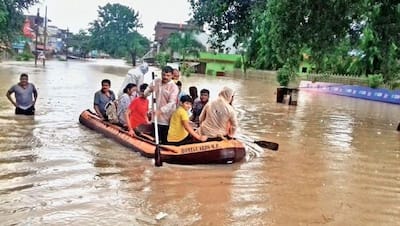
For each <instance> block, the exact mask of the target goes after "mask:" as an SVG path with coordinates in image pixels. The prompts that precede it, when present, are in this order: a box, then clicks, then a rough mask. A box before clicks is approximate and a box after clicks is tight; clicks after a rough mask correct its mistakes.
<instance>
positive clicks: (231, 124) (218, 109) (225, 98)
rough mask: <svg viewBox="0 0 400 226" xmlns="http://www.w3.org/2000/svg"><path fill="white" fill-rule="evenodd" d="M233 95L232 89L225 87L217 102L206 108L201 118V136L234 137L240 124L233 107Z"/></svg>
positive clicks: (209, 104)
mask: <svg viewBox="0 0 400 226" xmlns="http://www.w3.org/2000/svg"><path fill="white" fill-rule="evenodd" d="M233 95H234V93H233V90H232V89H231V88H228V87H224V88H223V89H222V91H221V92H220V93H219V94H218V98H217V99H216V100H214V101H212V102H209V103H207V104H206V105H205V106H204V109H203V111H202V112H201V114H200V116H199V122H200V127H199V129H198V132H199V134H201V135H205V136H207V137H209V138H217V137H226V136H228V137H233V135H234V134H235V132H236V127H237V124H238V123H237V118H236V113H235V110H234V109H233V107H232V101H233Z"/></svg>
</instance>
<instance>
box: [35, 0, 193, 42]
mask: <svg viewBox="0 0 400 226" xmlns="http://www.w3.org/2000/svg"><path fill="white" fill-rule="evenodd" d="M107 3H110V4H113V3H119V4H122V5H125V6H128V7H130V8H133V9H134V10H135V11H138V12H139V19H140V21H141V23H142V24H143V28H141V29H139V30H138V31H139V33H141V34H142V35H144V36H146V37H147V38H149V39H150V40H154V27H155V25H156V23H157V21H162V22H171V23H185V21H187V20H189V19H190V15H189V14H190V13H191V10H190V4H189V2H188V1H187V0H41V1H40V3H38V4H36V5H34V6H32V7H31V8H30V9H29V10H28V11H27V13H28V14H34V15H35V14H36V12H37V9H38V8H39V10H40V16H43V17H44V15H45V7H46V6H47V17H48V18H49V19H50V20H51V22H50V23H49V24H48V25H53V26H57V27H58V28H61V29H66V28H68V29H69V30H70V31H71V32H73V33H77V32H78V31H79V30H80V29H84V30H87V29H88V28H89V23H90V22H92V21H94V20H95V19H97V17H98V14H97V10H98V8H99V6H104V5H106V4H107Z"/></svg>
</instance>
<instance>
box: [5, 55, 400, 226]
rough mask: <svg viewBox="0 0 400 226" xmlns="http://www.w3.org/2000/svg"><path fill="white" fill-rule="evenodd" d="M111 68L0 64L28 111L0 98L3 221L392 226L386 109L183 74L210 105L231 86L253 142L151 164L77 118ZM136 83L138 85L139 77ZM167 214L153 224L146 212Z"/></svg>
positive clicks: (392, 123) (394, 173)
mask: <svg viewBox="0 0 400 226" xmlns="http://www.w3.org/2000/svg"><path fill="white" fill-rule="evenodd" d="M129 69H130V67H129V66H126V65H125V64H124V62H122V61H115V60H113V61H110V60H102V61H88V62H74V61H68V62H57V61H49V62H48V64H47V66H46V68H41V67H38V68H35V67H33V66H32V63H24V62H10V63H3V64H2V65H1V66H0V84H1V85H0V93H3V94H5V93H6V91H7V89H8V88H9V87H10V86H11V85H12V84H14V83H16V82H17V81H18V78H19V77H18V76H19V74H20V73H22V72H28V74H29V75H30V81H32V82H33V83H35V85H36V86H37V88H38V91H39V100H38V103H37V104H38V106H37V114H36V115H35V116H34V117H24V116H15V115H14V109H13V108H12V106H11V104H10V103H9V102H8V100H7V99H6V98H5V97H3V98H0V125H1V126H0V141H1V142H0V222H2V225H13V224H22V225H26V224H29V225H43V224H50V225H60V224H63V225H65V224H71V225H112V224H116V225H154V224H159V225H323V224H330V225H398V222H400V208H399V203H400V195H399V194H400V189H399V188H400V176H399V175H400V167H399V161H400V134H399V133H398V132H397V131H396V126H397V124H398V122H399V120H400V118H399V115H400V108H399V106H397V105H390V104H382V103H378V102H371V101H365V100H358V99H351V98H347V97H340V96H332V95H324V94H316V93H311V92H310V93H309V92H301V93H300V95H299V101H298V106H296V107H294V106H288V105H283V104H277V103H275V90H276V86H275V84H272V83H271V82H268V81H264V80H254V79H253V80H252V79H246V80H241V79H233V78H224V77H218V78H216V77H204V76H192V77H184V78H182V83H183V89H184V90H186V92H188V87H189V86H193V85H195V86H197V88H198V90H200V89H202V88H207V89H209V90H210V91H211V95H210V96H211V98H215V97H216V96H217V95H218V91H219V90H220V89H221V88H222V87H223V86H229V87H231V88H233V89H234V90H235V91H236V93H235V101H234V106H235V108H236V109H237V112H238V118H239V121H240V132H241V133H242V134H245V135H247V136H248V137H250V138H251V139H253V140H269V141H273V142H277V143H279V144H280V150H279V151H278V152H272V151H269V150H266V149H261V148H260V147H258V146H256V145H255V144H253V145H252V146H249V147H248V155H247V158H246V160H245V161H243V162H241V163H237V164H232V165H200V166H178V165H169V164H164V167H162V168H155V167H154V166H153V162H152V160H150V159H147V158H144V157H142V156H140V155H139V154H137V153H134V152H132V151H130V150H129V149H127V148H125V147H122V146H120V145H119V144H116V143H115V142H113V141H112V140H109V139H107V138H105V137H103V136H101V135H99V134H97V133H95V132H93V131H91V130H88V129H87V128H85V127H83V126H81V125H80V124H79V123H78V116H79V114H80V113H81V111H83V110H84V109H87V108H92V105H93V103H92V102H93V94H94V92H95V91H97V90H98V89H100V81H101V80H102V79H104V78H109V79H111V81H112V89H114V90H115V91H118V89H119V88H120V87H119V86H120V84H121V83H122V81H123V79H124V74H125V73H126V71H128V70H129ZM150 81H151V78H150V76H147V78H146V82H150ZM160 212H164V213H167V214H168V215H167V216H166V217H164V218H163V219H161V220H160V221H157V220H155V216H156V215H157V214H158V213H160Z"/></svg>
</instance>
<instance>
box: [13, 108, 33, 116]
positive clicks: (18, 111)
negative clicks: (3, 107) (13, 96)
mask: <svg viewBox="0 0 400 226" xmlns="http://www.w3.org/2000/svg"><path fill="white" fill-rule="evenodd" d="M15 114H16V115H34V114H35V107H34V106H31V107H30V108H28V109H25V110H24V109H21V108H19V107H16V108H15Z"/></svg>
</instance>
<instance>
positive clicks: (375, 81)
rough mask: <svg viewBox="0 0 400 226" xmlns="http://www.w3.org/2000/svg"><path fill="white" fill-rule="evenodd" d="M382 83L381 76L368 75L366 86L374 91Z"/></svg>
mask: <svg viewBox="0 0 400 226" xmlns="http://www.w3.org/2000/svg"><path fill="white" fill-rule="evenodd" d="M382 83H383V77H382V75H381V74H377V75H368V86H369V87H371V88H373V89H376V88H378V87H379V86H380V85H382Z"/></svg>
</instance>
